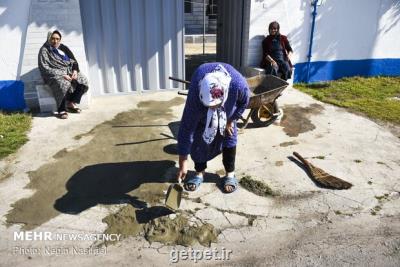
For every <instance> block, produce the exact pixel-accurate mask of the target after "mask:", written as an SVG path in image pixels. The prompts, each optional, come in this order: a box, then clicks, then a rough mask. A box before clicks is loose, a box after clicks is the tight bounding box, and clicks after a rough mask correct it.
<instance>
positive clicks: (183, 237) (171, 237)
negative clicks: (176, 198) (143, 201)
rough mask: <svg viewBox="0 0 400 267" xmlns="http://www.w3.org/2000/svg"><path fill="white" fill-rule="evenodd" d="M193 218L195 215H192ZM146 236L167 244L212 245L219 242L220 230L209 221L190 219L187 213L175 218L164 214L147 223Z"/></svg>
mask: <svg viewBox="0 0 400 267" xmlns="http://www.w3.org/2000/svg"><path fill="white" fill-rule="evenodd" d="M191 218H193V217H191ZM144 231H145V238H146V239H147V240H148V241H149V242H160V243H163V244H166V245H182V246H193V245H195V244H196V243H199V244H201V245H203V246H208V247H209V246H210V245H211V243H216V242H217V236H218V234H219V232H218V231H217V230H216V229H215V228H214V226H213V225H211V224H209V223H202V222H200V220H190V219H189V217H188V216H187V215H184V214H178V215H177V216H174V217H173V218H172V217H171V216H164V217H160V218H157V219H155V220H152V221H150V223H148V224H146V225H145V229H144Z"/></svg>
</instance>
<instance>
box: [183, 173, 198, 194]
mask: <svg viewBox="0 0 400 267" xmlns="http://www.w3.org/2000/svg"><path fill="white" fill-rule="evenodd" d="M202 182H203V177H200V176H192V177H190V178H188V179H185V181H184V187H185V190H186V191H190V192H193V191H196V190H197V189H199V187H200V184H201V183H202ZM189 185H194V186H195V189H194V190H191V189H190V188H189Z"/></svg>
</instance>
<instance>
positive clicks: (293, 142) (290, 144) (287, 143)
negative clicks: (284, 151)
mask: <svg viewBox="0 0 400 267" xmlns="http://www.w3.org/2000/svg"><path fill="white" fill-rule="evenodd" d="M298 144H299V142H297V141H291V142H283V143H280V144H279V146H281V147H288V146H294V145H298Z"/></svg>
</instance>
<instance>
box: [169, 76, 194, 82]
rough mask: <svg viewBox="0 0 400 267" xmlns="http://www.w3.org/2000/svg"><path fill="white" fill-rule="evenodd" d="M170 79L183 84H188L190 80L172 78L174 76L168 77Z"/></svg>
mask: <svg viewBox="0 0 400 267" xmlns="http://www.w3.org/2000/svg"><path fill="white" fill-rule="evenodd" d="M168 78H169V79H170V80H173V81H176V82H181V83H185V84H190V82H189V81H185V80H181V79H178V78H174V77H171V76H170V77H168Z"/></svg>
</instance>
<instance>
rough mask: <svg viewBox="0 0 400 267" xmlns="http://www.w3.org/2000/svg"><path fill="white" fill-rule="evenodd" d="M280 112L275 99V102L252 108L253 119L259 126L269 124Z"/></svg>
mask: <svg viewBox="0 0 400 267" xmlns="http://www.w3.org/2000/svg"><path fill="white" fill-rule="evenodd" d="M278 113H279V108H278V104H277V103H276V101H275V102H274V103H268V104H264V105H262V106H260V107H258V108H254V109H253V110H252V114H251V120H252V121H253V122H254V123H255V124H256V125H258V126H267V125H269V124H271V123H273V122H274V121H275V120H276V118H277V117H278V116H277V114H278Z"/></svg>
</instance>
